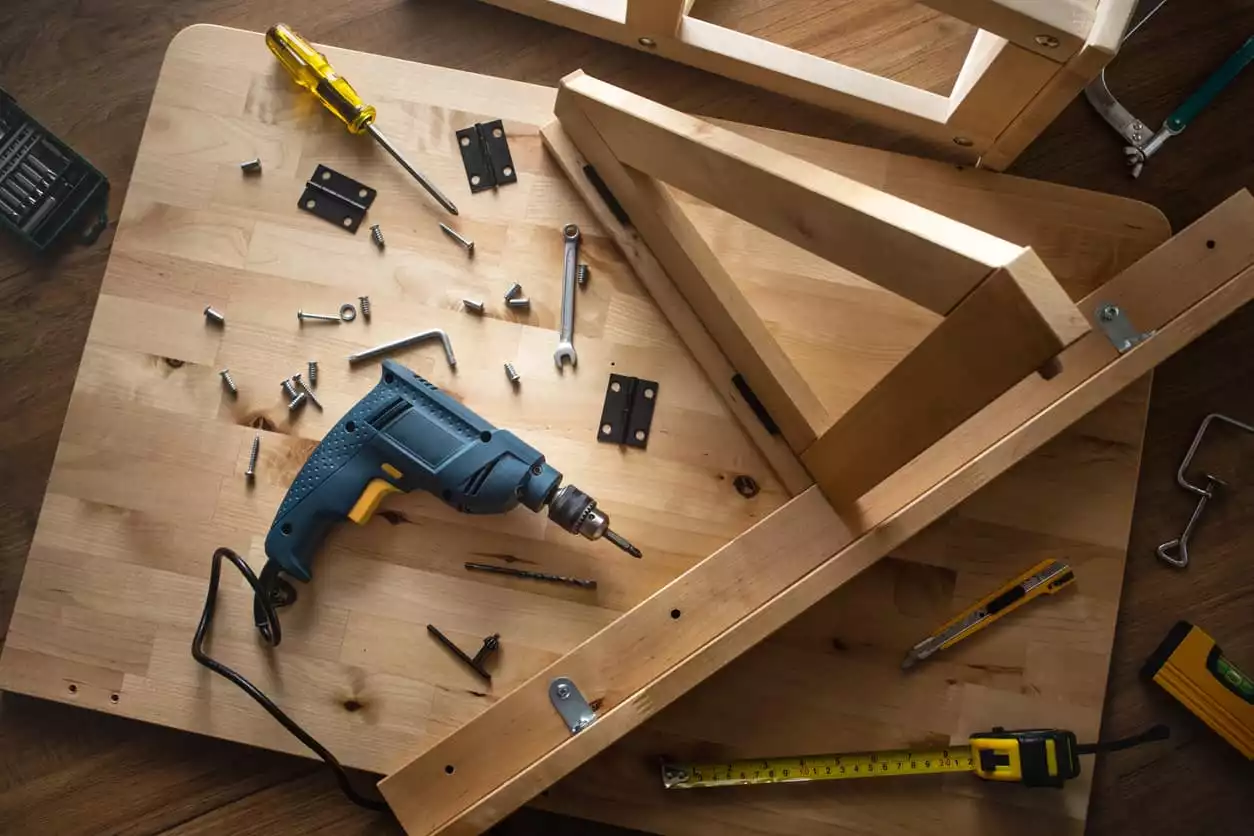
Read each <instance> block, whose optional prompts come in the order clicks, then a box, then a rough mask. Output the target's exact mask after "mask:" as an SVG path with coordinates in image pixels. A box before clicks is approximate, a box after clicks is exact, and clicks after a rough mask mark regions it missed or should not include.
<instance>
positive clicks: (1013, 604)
mask: <svg viewBox="0 0 1254 836" xmlns="http://www.w3.org/2000/svg"><path fill="white" fill-rule="evenodd" d="M1057 562H1058V561H1056V560H1053V559H1049V560H1042V561H1041V562H1040V563H1038V564H1036V565H1035V566H1033V567H1032V568H1031V569H1029V570H1027V571H1026V572H1024V573H1023V574H1022V575H1020V576H1019V577H1017V578H1015V579H1014V580H1013V581H1011V582H1010V583H1008V584H1006V585H1005V586H1003V587H1002V588H1001V589H999V590H997V591H996V592H994V593H993V594H992V595H989V596H988V597H987V598H984V599H983V600H981V601H980V602H979V603H978V604H976V605H975V606H974V607H971V608H970V609H968V610H967V611H966V612H964V613H962V614H960V615H958V616H956V617H955V618H953V619H951V620H950V621H948V622H947V623H946V624H945V626H944V627H942V628H941V629H940V630H938V631H937V632H938V633H943V632H944V631H945V630H948V629H950V628H951V627H953V626H954V625H955V624H958V623H959V622H961V621H962V620H963V619H964V618H966V617H967V615H968V614H969V613H971V612H973V611H976V610H982V609H987V610H988V614H987V616H985V618H984V619H983V620H982V621H980V622H979V623H977V624H974V625H972V626H971V628H970V629H968V630H965V631H963V632H961V633H958V634H957V635H955V636H953V637H952V638H950V639H949V640H948V641H946V642H945V643H944V644H942V645H941V646H940V649H941V650H944V649H946V648H948V647H951V646H952V645H954V644H957V643H958V642H960V641H962V640H963V639H968V638H970V637H971V636H973V635H975V634H976V633H978V632H980V631H981V630H983V629H984V628H985V627H988V626H989V625H991V624H993V623H994V622H996V621H998V620H999V619H1001V618H1002V617H1003V616H1007V615H1010V614H1011V613H1012V612H1014V611H1015V610H1017V609H1019V607H1022V606H1023V605H1024V604H1026V603H1027V602H1028V601H1031V600H1032V599H1033V598H1036V597H1038V596H1041V595H1053V594H1054V593H1056V592H1059V591H1060V590H1062V589H1063V588H1065V587H1068V586H1070V585H1071V584H1072V583H1073V582H1074V581H1075V574H1074V573H1073V572H1071V571H1070V570H1069V569H1068V570H1067V572H1066V573H1065V574H1063V575H1060V576H1059V577H1058V578H1056V579H1055V580H1053V581H1050V582H1049V583H1043V584H1041V585H1040V586H1037V587H1036V588H1034V589H1032V590H1031V591H1030V592H1026V593H1023V594H1020V595H1018V596H1017V597H1015V595H1014V593H1015V592H1016V591H1018V590H1019V589H1020V587H1022V586H1023V584H1025V583H1026V582H1027V581H1028V580H1029V579H1031V578H1032V577H1033V576H1034V575H1039V574H1041V573H1042V572H1044V571H1045V570H1046V569H1048V568H1049V567H1050V566H1053V565H1054V564H1056V563H1057Z"/></svg>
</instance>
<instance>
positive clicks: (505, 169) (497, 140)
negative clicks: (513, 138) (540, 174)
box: [457, 119, 518, 192]
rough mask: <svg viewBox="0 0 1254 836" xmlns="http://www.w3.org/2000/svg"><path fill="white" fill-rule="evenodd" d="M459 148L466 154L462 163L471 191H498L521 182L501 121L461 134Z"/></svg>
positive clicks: (463, 129)
mask: <svg viewBox="0 0 1254 836" xmlns="http://www.w3.org/2000/svg"><path fill="white" fill-rule="evenodd" d="M457 147H458V148H459V149H461V152H462V164H463V165H464V166H466V179H467V180H468V181H470V191H471V192H482V191H487V190H488V189H495V188H497V187H499V186H504V185H507V184H509V183H516V182H518V172H517V171H515V170H514V158H513V157H511V156H510V153H509V143H508V142H507V141H506V139H505V126H504V125H503V124H501V120H500V119H497V120H496V121H495V122H482V123H476V124H474V125H472V126H471V127H469V128H462V129H461V130H460V131H458V132H457Z"/></svg>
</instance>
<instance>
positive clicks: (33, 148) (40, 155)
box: [0, 89, 109, 252]
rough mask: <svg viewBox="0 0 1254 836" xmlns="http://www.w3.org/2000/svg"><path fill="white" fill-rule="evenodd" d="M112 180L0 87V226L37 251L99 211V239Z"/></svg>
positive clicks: (92, 235)
mask: <svg viewBox="0 0 1254 836" xmlns="http://www.w3.org/2000/svg"><path fill="white" fill-rule="evenodd" d="M108 194H109V181H108V179H107V178H106V177H105V176H104V175H103V174H101V173H100V171H99V170H97V169H96V167H95V166H93V165H92V164H91V163H89V162H87V160H86V159H84V158H83V157H82V156H80V155H79V154H77V153H75V151H74V150H73V149H72V148H70V147H69V146H68V145H66V144H65V143H64V142H62V141H61V140H59V139H57V137H56V136H54V135H53V134H52V133H51V132H49V131H48V130H47V129H46V128H45V127H44V126H43V125H41V124H39V122H37V121H36V120H35V119H33V118H32V117H31V116H30V114H28V113H27V112H26V111H25V110H23V109H22V108H21V107H19V106H18V103H17V101H16V100H15V99H14V98H13V97H12V96H10V95H9V94H8V93H7V92H5V91H4V90H3V89H0V227H3V228H4V229H5V230H7V231H9V232H11V233H13V234H14V235H15V236H16V237H17V238H18V239H20V240H21V241H23V242H24V243H26V244H27V245H29V246H30V247H32V248H33V249H35V250H37V251H40V252H42V251H44V250H47V249H48V248H49V247H51V246H52V245H53V244H55V243H56V242H57V241H58V240H60V238H61V236H62V234H64V233H65V231H66V230H67V229H70V228H71V227H73V226H75V225H77V224H79V223H80V222H81V221H82V219H83V218H84V217H85V216H87V215H89V213H91V211H92V210H93V209H94V210H96V214H95V215H94V216H93V219H92V221H91V223H90V224H89V225H88V226H87V227H86V228H85V229H84V230H83V232H82V235H81V240H82V241H83V243H86V244H90V243H93V242H94V241H95V240H96V238H98V237H99V236H100V233H101V231H102V230H103V229H104V228H105V226H106V225H107V224H108V221H109V218H108V214H107V199H108Z"/></svg>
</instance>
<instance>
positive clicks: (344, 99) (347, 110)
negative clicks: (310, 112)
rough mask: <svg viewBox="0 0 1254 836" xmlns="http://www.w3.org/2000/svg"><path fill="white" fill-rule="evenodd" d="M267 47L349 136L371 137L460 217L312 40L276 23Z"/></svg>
mask: <svg viewBox="0 0 1254 836" xmlns="http://www.w3.org/2000/svg"><path fill="white" fill-rule="evenodd" d="M266 46H268V47H270V51H271V52H273V53H274V56H275V57H276V58H278V59H279V63H280V64H282V65H283V68H284V69H286V70H287V71H288V72H289V73H290V74H291V76H292V78H294V79H296V83H297V84H299V85H300V86H301V87H304V88H305V89H306V90H308V91H309V92H310V93H313V94H314V96H316V97H317V99H318V101H320V102H322V104H323V106H324V107H326V109H327V110H329V111H331V112H332V113H334V114H335V115H336V116H337V117H338V118H339V120H340V121H341V122H343V123H344V124H345V125H346V126H347V127H348V132H349V133H351V134H360V133H368V134H370V135H371V136H372V137H374V139H375V141H376V142H378V143H379V144H380V145H382V146H383V150H384V151H387V152H388V153H389V154H391V155H392V158H393V159H395V160H396V161H397V162H398V163H400V164H401V167H402V168H404V169H405V170H406V171H408V172H409V173H410V175H411V176H412V177H413V178H414V179H415V180H417V181H418V183H419V184H420V185H421V186H422V187H423V188H424V189H426V190H427V192H428V193H429V194H430V195H431V196H432V197H434V198H435V199H436V201H437V202H439V204H440V205H441V206H443V207H444V208H445V209H447V210H448V211H449V212H451V213H452V214H454V215H456V214H457V207H456V206H454V205H453V201H451V200H449V199H448V198H447V197H445V196H444V193H443V192H441V191H440V190H439V189H437V188H436V187H435V184H434V183H432V182H431V181H430V180H428V179H427V178H426V177H424V176H423V175H422V172H420V171H417V170H416V169H415V168H414V167H413V166H412V165H410V164H409V163H408V162H407V161H406V160H405V158H404V157H402V156H401V152H400V151H397V150H396V148H394V147H393V146H392V143H390V142H388V140H387V137H385V136H384V135H383V134H381V133H379V129H378V128H376V127H375V125H374V117H375V109H374V106H373V105H368V104H366V103H365V102H363V101H362V100H361V96H358V95H357V91H356V90H354V89H353V85H351V84H349V83H348V80H347V79H345V78H344V77H343V76H341V75H340V74H339V73H337V72H336V71H335V68H334V67H332V66H331V64H330V62H329V61H327V59H326V56H325V55H323V54H322V53H321V52H318V51H317V50H316V49H314V48H313V46H312V45H310V43H309V41H307V40H305V39H304V38H302V37H301V36H300V35H298V34H296V33H295V32H293V31H292V29H291V28H290V27H288V25H287V24H285V23H276V24H275V25H274V26H271V27H270V29H269V31H267V32H266Z"/></svg>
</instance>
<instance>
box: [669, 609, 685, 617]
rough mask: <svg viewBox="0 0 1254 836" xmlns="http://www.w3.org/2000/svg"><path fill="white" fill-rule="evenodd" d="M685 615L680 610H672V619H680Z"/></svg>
mask: <svg viewBox="0 0 1254 836" xmlns="http://www.w3.org/2000/svg"><path fill="white" fill-rule="evenodd" d="M681 615H683V613H681V612H680V611H679V610H671V618H679V617H680V616H681Z"/></svg>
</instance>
